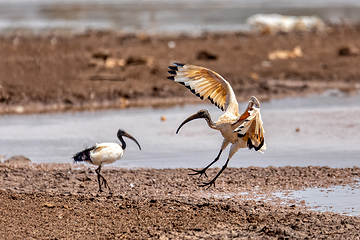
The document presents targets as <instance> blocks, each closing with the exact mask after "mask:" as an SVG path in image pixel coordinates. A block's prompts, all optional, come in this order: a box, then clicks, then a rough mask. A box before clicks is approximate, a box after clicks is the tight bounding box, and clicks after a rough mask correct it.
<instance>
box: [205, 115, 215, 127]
mask: <svg viewBox="0 0 360 240" xmlns="http://www.w3.org/2000/svg"><path fill="white" fill-rule="evenodd" d="M204 119H205V120H206V122H207V124H208V125H209V127H211V128H214V127H215V125H214V122H213V121H212V120H211V117H210V115H206V116H205V117H204Z"/></svg>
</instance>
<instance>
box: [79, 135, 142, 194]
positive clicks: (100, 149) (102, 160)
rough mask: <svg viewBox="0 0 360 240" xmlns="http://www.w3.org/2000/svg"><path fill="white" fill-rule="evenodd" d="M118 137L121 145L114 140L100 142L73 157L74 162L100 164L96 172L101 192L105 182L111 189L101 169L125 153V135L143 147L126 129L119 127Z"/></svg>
mask: <svg viewBox="0 0 360 240" xmlns="http://www.w3.org/2000/svg"><path fill="white" fill-rule="evenodd" d="M117 137H118V139H119V140H120V142H121V145H120V144H118V143H113V142H105V143H99V144H96V145H95V146H93V147H90V148H86V149H85V150H83V151H81V152H78V153H76V154H75V155H74V157H73V159H74V162H82V161H85V162H88V163H91V164H93V165H96V166H99V167H98V168H97V169H96V170H95V172H96V174H97V178H98V183H99V191H100V192H102V189H101V186H102V185H103V184H104V185H105V187H107V188H108V189H109V191H111V190H110V187H109V185H108V183H107V181H106V179H105V178H104V177H103V176H102V175H101V174H100V171H101V167H102V166H103V165H105V164H110V163H113V162H116V161H117V160H119V159H120V158H121V157H122V156H123V155H124V152H125V148H126V143H125V141H124V139H123V137H128V138H130V139H131V140H133V141H134V142H135V143H136V144H137V145H138V146H139V149H140V150H141V147H140V145H139V143H138V142H137V141H136V139H135V138H134V137H133V136H131V135H130V134H128V133H127V132H125V131H124V130H122V129H119V130H118V132H117Z"/></svg>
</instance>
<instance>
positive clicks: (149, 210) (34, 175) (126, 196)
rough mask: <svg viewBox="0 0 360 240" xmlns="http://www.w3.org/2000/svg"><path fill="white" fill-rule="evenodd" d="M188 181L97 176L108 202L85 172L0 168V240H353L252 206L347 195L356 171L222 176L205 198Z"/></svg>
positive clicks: (329, 222)
mask: <svg viewBox="0 0 360 240" xmlns="http://www.w3.org/2000/svg"><path fill="white" fill-rule="evenodd" d="M217 171H219V169H217V168H214V169H209V171H208V174H209V175H210V176H213V175H215V174H216V172H217ZM188 173H190V170H188V169H133V170H127V169H119V168H111V167H108V168H104V170H103V175H104V177H106V178H107V180H108V182H109V184H110V186H111V187H112V192H113V193H112V194H109V192H108V191H107V190H106V191H104V192H103V193H99V192H98V185H97V182H96V175H95V171H94V168H93V167H89V165H85V164H77V165H74V164H68V165H31V164H24V165H18V166H16V165H14V164H10V165H9V164H5V163H3V164H0V174H1V178H0V199H1V204H0V217H1V223H0V225H1V228H0V238H2V239H25V238H35V239H43V238H46V239H115V238H116V239H149V238H151V239H307V238H308V239H309V238H313V239H359V238H360V218H359V217H350V216H344V215H339V214H333V213H318V212H315V211H308V210H306V208H305V206H304V205H303V204H301V203H292V202H288V203H281V202H282V201H280V200H279V201H278V202H277V201H276V200H274V202H273V203H268V202H266V201H263V200H255V199H257V197H259V196H267V195H269V194H271V193H272V192H275V191H279V190H282V191H284V190H299V189H303V188H304V187H328V186H332V185H344V184H350V185H351V184H354V183H355V182H356V181H358V179H359V176H360V169H359V168H356V167H355V168H346V169H332V168H327V167H282V168H275V167H267V168H257V167H250V168H229V169H227V170H226V171H225V172H224V173H223V175H222V176H221V177H220V178H219V179H218V182H217V185H216V188H210V189H208V190H205V189H202V188H199V187H198V186H197V184H198V183H199V182H198V180H197V177H194V176H189V175H188ZM356 179H357V180H356ZM244 192H246V193H248V195H246V194H242V193H244Z"/></svg>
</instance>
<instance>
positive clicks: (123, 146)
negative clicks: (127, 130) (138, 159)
mask: <svg viewBox="0 0 360 240" xmlns="http://www.w3.org/2000/svg"><path fill="white" fill-rule="evenodd" d="M118 138H119V140H120V142H121V148H122V149H123V150H125V148H126V142H125V141H124V139H123V138H122V136H118Z"/></svg>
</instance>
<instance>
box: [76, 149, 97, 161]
mask: <svg viewBox="0 0 360 240" xmlns="http://www.w3.org/2000/svg"><path fill="white" fill-rule="evenodd" d="M94 148H95V146H94V147H90V148H86V149H84V150H83V151H81V152H78V153H76V154H75V155H74V156H73V159H74V162H83V161H88V162H92V161H91V158H90V152H91V151H92V150H94Z"/></svg>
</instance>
